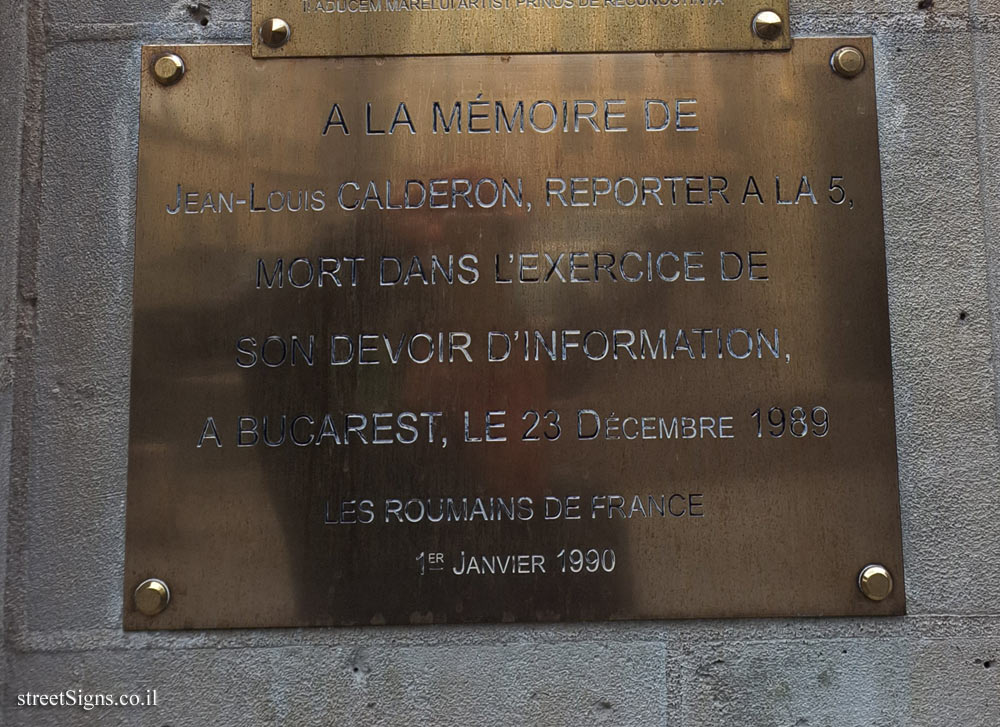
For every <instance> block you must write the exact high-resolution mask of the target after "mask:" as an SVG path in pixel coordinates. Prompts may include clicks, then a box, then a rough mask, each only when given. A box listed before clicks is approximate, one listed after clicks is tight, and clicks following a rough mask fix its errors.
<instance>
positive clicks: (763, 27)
mask: <svg viewBox="0 0 1000 727" xmlns="http://www.w3.org/2000/svg"><path fill="white" fill-rule="evenodd" d="M783 25H784V23H783V22H782V20H781V16H780V15H778V14H777V13H776V12H774V11H773V10H761V11H760V12H759V13H757V14H756V15H755V16H754V18H753V32H754V35H756V36H757V37H758V38H760V39H761V40H775V39H776V38H777V37H778V36H780V35H781V28H782V26H783Z"/></svg>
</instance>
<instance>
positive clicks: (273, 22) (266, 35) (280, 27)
mask: <svg viewBox="0 0 1000 727" xmlns="http://www.w3.org/2000/svg"><path fill="white" fill-rule="evenodd" d="M291 37H292V29H291V28H290V27H289V26H288V23H286V22H285V21H284V20H282V19H281V18H271V19H270V20H265V21H264V24H263V25H261V26H260V40H261V42H262V43H263V44H264V45H266V46H267V47H268V48H280V47H281V46H283V45H284V44H285V43H287V42H288V39H289V38H291Z"/></svg>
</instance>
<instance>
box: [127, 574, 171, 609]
mask: <svg viewBox="0 0 1000 727" xmlns="http://www.w3.org/2000/svg"><path fill="white" fill-rule="evenodd" d="M132 601H133V602H134V603H135V607H136V609H137V610H138V611H139V613H142V614H145V615H146V616H156V615H158V614H161V613H163V611H164V609H165V608H166V607H167V604H169V603H170V589H169V588H168V587H167V584H166V583H164V582H163V581H161V580H160V579H159V578H149V579H147V580H145V581H143V582H142V583H140V584H139V587H138V588H136V589H135V593H133V594H132Z"/></svg>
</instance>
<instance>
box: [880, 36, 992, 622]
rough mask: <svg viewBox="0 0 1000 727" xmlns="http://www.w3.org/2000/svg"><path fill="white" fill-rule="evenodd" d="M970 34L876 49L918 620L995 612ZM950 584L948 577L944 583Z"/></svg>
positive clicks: (912, 590)
mask: <svg viewBox="0 0 1000 727" xmlns="http://www.w3.org/2000/svg"><path fill="white" fill-rule="evenodd" d="M971 55H972V38H971V36H970V35H969V34H967V33H949V34H936V35H927V34H910V33H906V34H886V35H882V36H878V37H877V39H876V59H875V69H876V79H877V88H878V106H879V131H880V134H879V136H880V145H881V155H882V175H883V179H882V185H883V200H884V206H885V229H886V256H887V262H888V277H889V303H890V318H891V329H892V353H893V367H894V383H895V394H896V427H897V436H898V450H899V467H900V500H901V508H902V514H903V536H904V562H905V567H906V569H907V576H906V584H907V596H908V608H909V610H910V612H911V613H931V612H935V613H940V612H948V613H996V612H997V604H998V603H1000V540H998V539H997V538H996V537H995V536H994V533H993V525H992V521H993V520H994V517H995V513H997V512H998V511H1000V490H998V488H997V487H996V473H997V472H1000V448H998V441H997V426H996V422H997V410H996V397H995V394H996V384H995V379H994V368H993V360H992V359H993V355H992V354H993V343H992V331H991V321H990V315H989V297H988V293H987V280H988V274H987V257H986V252H985V249H984V246H983V234H984V228H983V222H982V200H981V196H980V185H979V180H980V171H981V170H980V165H979V161H978V153H977V143H976V134H977V126H976V120H977V114H976V98H975V88H974V83H973V76H972V73H971V70H970V68H969V66H968V65H967V64H954V63H946V62H943V59H948V58H960V57H970V56H971ZM945 575H947V577H944V576H945Z"/></svg>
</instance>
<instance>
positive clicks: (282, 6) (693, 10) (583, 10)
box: [253, 0, 791, 58]
mask: <svg viewBox="0 0 1000 727" xmlns="http://www.w3.org/2000/svg"><path fill="white" fill-rule="evenodd" d="M253 26H254V32H253V55H254V57H256V58H270V57H301V56H401V55H470V54H514V53H597V52H618V51H654V52H655V51H726V50H787V49H788V48H789V47H791V37H790V35H789V32H788V0H778V1H777V2H774V3H771V4H770V5H769V6H766V7H762V6H761V4H760V3H759V2H753V1H752V0H253Z"/></svg>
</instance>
